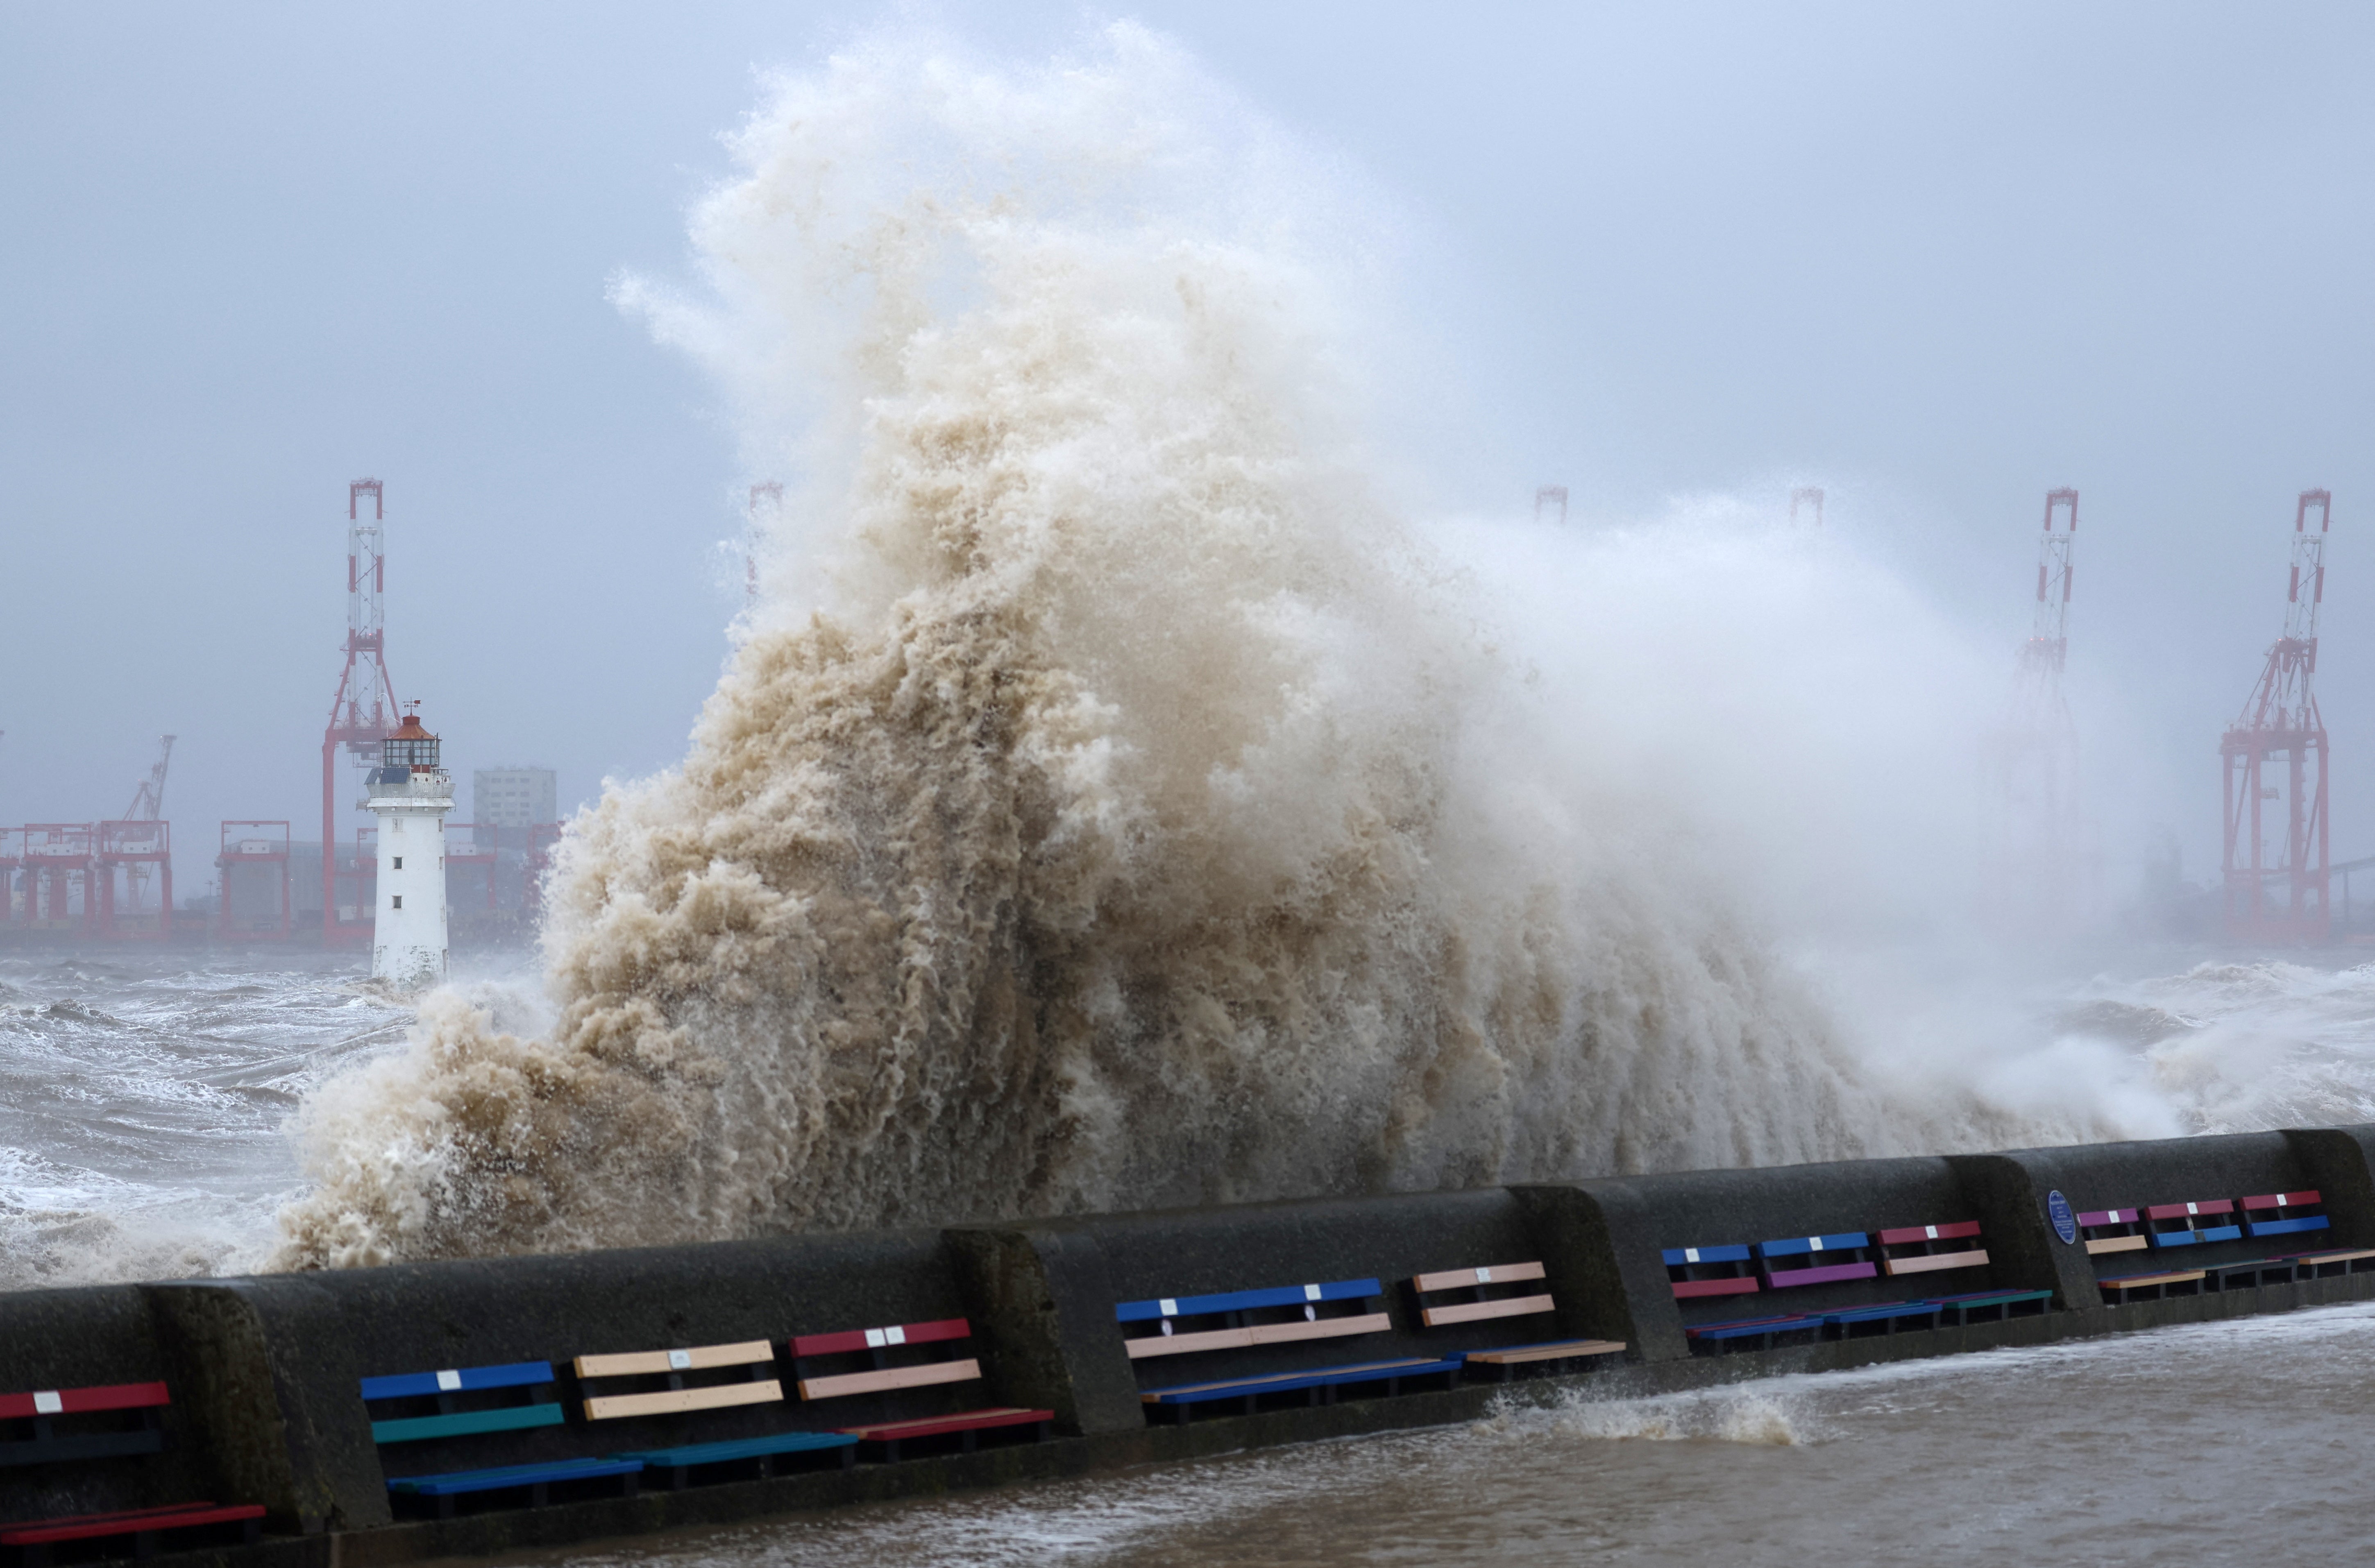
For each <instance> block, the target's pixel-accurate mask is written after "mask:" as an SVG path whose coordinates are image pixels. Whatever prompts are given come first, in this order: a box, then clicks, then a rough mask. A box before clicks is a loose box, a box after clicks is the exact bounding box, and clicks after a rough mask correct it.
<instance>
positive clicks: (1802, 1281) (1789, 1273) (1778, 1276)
mask: <svg viewBox="0 0 2375 1568" xmlns="http://www.w3.org/2000/svg"><path fill="white" fill-rule="evenodd" d="M1879 1277H1880V1270H1879V1268H1878V1267H1875V1266H1874V1265H1872V1264H1869V1263H1828V1264H1825V1265H1824V1266H1823V1267H1819V1268H1780V1269H1767V1270H1766V1275H1765V1278H1766V1279H1767V1280H1769V1281H1770V1282H1771V1283H1772V1286H1773V1288H1774V1289H1775V1290H1777V1291H1782V1290H1788V1289H1789V1288H1790V1287H1791V1286H1793V1285H1828V1284H1832V1283H1834V1282H1836V1281H1837V1280H1841V1279H1878V1278H1879Z"/></svg>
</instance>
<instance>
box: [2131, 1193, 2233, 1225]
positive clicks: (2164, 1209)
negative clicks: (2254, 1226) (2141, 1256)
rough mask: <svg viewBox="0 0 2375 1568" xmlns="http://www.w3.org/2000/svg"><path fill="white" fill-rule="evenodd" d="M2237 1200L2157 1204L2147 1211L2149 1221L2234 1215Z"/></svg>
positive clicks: (2207, 1199) (2211, 1199)
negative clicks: (2210, 1215)
mask: <svg viewBox="0 0 2375 1568" xmlns="http://www.w3.org/2000/svg"><path fill="white" fill-rule="evenodd" d="M2234 1212H2235V1200H2234V1199H2233V1198H2231V1197H2209V1198H2202V1199H2200V1200H2198V1201H2196V1202H2192V1203H2156V1204H2154V1205H2152V1206H2151V1207H2150V1208H2146V1209H2145V1219H2147V1220H2188V1219H2194V1218H2198V1217H2199V1216H2202V1215H2204V1214H2232V1213H2234Z"/></svg>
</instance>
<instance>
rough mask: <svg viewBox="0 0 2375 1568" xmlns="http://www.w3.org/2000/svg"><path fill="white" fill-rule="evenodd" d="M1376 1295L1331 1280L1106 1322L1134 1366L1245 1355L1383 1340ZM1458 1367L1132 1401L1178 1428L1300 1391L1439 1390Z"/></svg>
mask: <svg viewBox="0 0 2375 1568" xmlns="http://www.w3.org/2000/svg"><path fill="white" fill-rule="evenodd" d="M1470 1272H1471V1274H1472V1271H1470ZM1423 1278H1424V1277H1423ZM1472 1282H1473V1280H1472V1279H1471V1283H1472ZM1384 1294H1385V1287H1383V1286H1382V1285H1380V1284H1378V1283H1377V1280H1375V1279H1337V1280H1331V1281H1329V1282H1327V1283H1322V1284H1308V1285H1280V1286H1270V1287H1266V1288H1264V1289H1261V1290H1255V1291H1221V1292H1218V1293H1215V1294H1210V1295H1201V1296H1161V1297H1157V1298H1155V1299H1154V1300H1152V1301H1142V1302H1123V1303H1120V1304H1118V1305H1117V1306H1116V1307H1115V1308H1114V1320H1115V1321H1116V1322H1117V1323H1118V1324H1120V1325H1121V1326H1122V1331H1123V1334H1122V1348H1123V1350H1124V1351H1125V1352H1126V1353H1127V1354H1128V1356H1129V1358H1130V1360H1132V1361H1134V1362H1135V1361H1144V1360H1147V1359H1148V1358H1150V1357H1154V1356H1176V1355H1185V1354H1188V1353H1191V1352H1195V1351H1201V1350H1247V1349H1251V1348H1253V1347H1256V1346H1263V1345H1286V1344H1297V1343H1301V1342H1304V1341H1307V1340H1313V1339H1334V1338H1344V1337H1346V1336H1350V1335H1358V1334H1377V1333H1382V1332H1384V1331H1385V1330H1387V1329H1388V1328H1390V1327H1392V1326H1393V1320H1392V1319H1391V1318H1390V1317H1388V1315H1386V1314H1385V1313H1383V1312H1381V1311H1377V1310H1375V1309H1374V1308H1372V1307H1371V1306H1370V1305H1369V1303H1373V1302H1375V1301H1376V1300H1377V1298H1378V1297H1380V1296H1382V1295H1384ZM1545 1299H1547V1298H1545ZM1323 1308H1326V1309H1331V1310H1327V1311H1323V1310H1322V1309H1323ZM1529 1310H1532V1309H1529ZM1189 1323H1200V1324H1204V1325H1206V1326H1199V1327H1190V1328H1188V1329H1187V1330H1186V1331H1185V1332H1182V1331H1181V1326H1182V1325H1185V1324H1189ZM1138 1324H1152V1325H1153V1326H1154V1332H1152V1333H1151V1334H1132V1333H1131V1332H1129V1330H1130V1327H1131V1326H1133V1325H1138ZM1460 1364H1461V1363H1460V1362H1459V1360H1457V1359H1452V1358H1445V1357H1436V1356H1407V1357H1399V1358H1394V1359H1390V1360H1386V1361H1377V1362H1355V1363H1353V1364H1351V1365H1345V1366H1328V1367H1306V1368H1303V1369H1301V1370H1298V1371H1293V1372H1278V1373H1264V1374H1258V1375H1256V1376H1251V1377H1228V1378H1214V1379H1211V1380H1207V1381H1204V1382H1198V1383H1181V1384H1174V1385H1168V1386H1165V1387H1161V1388H1147V1389H1141V1390H1140V1392H1139V1399H1140V1402H1141V1403H1143V1404H1145V1405H1147V1406H1149V1407H1152V1410H1168V1411H1169V1412H1170V1413H1171V1414H1172V1416H1173V1418H1174V1419H1175V1420H1176V1421H1180V1422H1182V1423H1185V1422H1186V1421H1188V1420H1189V1419H1190V1417H1191V1416H1192V1415H1193V1414H1194V1412H1195V1409H1196V1408H1197V1407H1199V1406H1209V1405H1218V1404H1223V1403H1230V1402H1234V1403H1236V1404H1238V1405H1239V1406H1241V1407H1242V1409H1244V1411H1245V1413H1246V1414H1248V1415H1250V1414H1252V1413H1253V1411H1254V1410H1255V1409H1257V1408H1258V1400H1260V1399H1261V1398H1263V1397H1268V1396H1271V1395H1277V1394H1288V1393H1301V1394H1303V1395H1304V1396H1305V1397H1306V1399H1307V1400H1308V1401H1309V1402H1310V1403H1313V1404H1324V1403H1328V1402H1330V1401H1332V1400H1333V1399H1334V1398H1335V1397H1336V1395H1337V1393H1338V1391H1339V1390H1341V1389H1344V1388H1351V1387H1359V1386H1365V1385H1377V1386H1381V1387H1383V1388H1384V1389H1385V1391H1386V1393H1387V1394H1388V1396H1391V1395H1396V1394H1399V1393H1400V1392H1401V1385H1402V1384H1403V1383H1404V1382H1405V1381H1407V1380H1410V1379H1413V1378H1432V1377H1441V1378H1442V1379H1443V1380H1444V1383H1445V1385H1446V1386H1449V1385H1450V1382H1451V1379H1452V1378H1454V1377H1455V1376H1457V1375H1458V1374H1459V1369H1460ZM1152 1410H1151V1411H1150V1413H1152Z"/></svg>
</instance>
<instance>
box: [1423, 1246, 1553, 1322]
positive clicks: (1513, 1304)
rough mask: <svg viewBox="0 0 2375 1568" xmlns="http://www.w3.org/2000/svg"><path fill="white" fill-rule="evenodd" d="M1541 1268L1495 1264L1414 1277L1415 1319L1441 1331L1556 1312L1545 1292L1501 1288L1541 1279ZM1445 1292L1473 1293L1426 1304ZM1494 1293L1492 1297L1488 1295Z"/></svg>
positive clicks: (1525, 1264)
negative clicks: (1456, 1299)
mask: <svg viewBox="0 0 2375 1568" xmlns="http://www.w3.org/2000/svg"><path fill="white" fill-rule="evenodd" d="M1542 1277H1543V1276H1542V1265H1541V1264H1540V1263H1539V1262H1535V1263H1495V1264H1488V1265H1485V1266H1483V1267H1476V1268H1447V1269H1443V1270H1440V1271H1438V1272H1436V1273H1433V1274H1418V1275H1413V1276H1412V1279H1411V1293H1412V1295H1414V1296H1416V1297H1417V1298H1418V1299H1419V1309H1418V1320H1419V1322H1420V1323H1421V1324H1423V1325H1424V1326H1427V1327H1429V1328H1441V1327H1445V1326H1448V1325H1451V1324H1454V1323H1481V1322H1484V1321H1486V1320H1488V1319H1491V1318H1495V1317H1525V1316H1529V1315H1532V1314H1534V1313H1538V1312H1550V1311H1553V1310H1554V1309H1555V1306H1556V1303H1554V1302H1553V1301H1552V1300H1551V1298H1550V1294H1549V1292H1547V1291H1508V1290H1505V1289H1503V1287H1506V1286H1514V1285H1522V1284H1525V1283H1527V1282H1528V1281H1530V1280H1535V1279H1542ZM1445 1291H1473V1292H1474V1294H1473V1296H1472V1298H1471V1300H1468V1301H1464V1302H1444V1303H1437V1304H1435V1305H1429V1304H1428V1303H1427V1301H1426V1298H1427V1297H1428V1296H1432V1295H1438V1294H1441V1293H1443V1292H1445ZM1487 1291H1493V1292H1495V1293H1493V1294H1489V1295H1488V1294H1487V1293H1486V1292H1487Z"/></svg>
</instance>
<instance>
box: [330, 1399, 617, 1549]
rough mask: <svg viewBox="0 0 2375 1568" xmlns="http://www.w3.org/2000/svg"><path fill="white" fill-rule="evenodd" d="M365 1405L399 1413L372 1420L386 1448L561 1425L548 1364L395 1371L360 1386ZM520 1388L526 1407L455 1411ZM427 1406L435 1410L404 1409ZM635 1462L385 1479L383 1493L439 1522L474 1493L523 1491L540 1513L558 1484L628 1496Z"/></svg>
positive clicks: (568, 1462) (566, 1462) (565, 1463)
mask: <svg viewBox="0 0 2375 1568" xmlns="http://www.w3.org/2000/svg"><path fill="white" fill-rule="evenodd" d="M361 1384H362V1397H363V1403H364V1404H365V1405H366V1406H369V1405H374V1404H378V1405H390V1406H396V1407H398V1413H393V1414H374V1415H373V1417H372V1423H371V1426H372V1442H373V1443H376V1444H380V1445H381V1446H382V1447H385V1446H387V1445H389V1444H399V1443H425V1442H432V1441H436V1440H440V1439H444V1438H454V1437H471V1436H477V1435H479V1434H481V1433H485V1432H524V1431H530V1430H533V1429H536V1428H538V1427H548V1426H560V1425H561V1424H562V1422H563V1421H564V1420H565V1419H566V1418H565V1416H564V1415H563V1413H562V1411H561V1406H560V1405H558V1404H557V1403H555V1402H554V1401H553V1400H552V1398H551V1397H550V1396H549V1390H550V1389H551V1387H552V1385H553V1375H552V1365H551V1363H550V1362H507V1363H505V1364H503V1365H501V1366H473V1367H457V1368H448V1369H446V1370H444V1371H442V1372H408V1373H395V1374H392V1375H390V1376H385V1377H366V1378H364V1379H362V1380H361ZM517 1389H525V1390H526V1391H527V1393H528V1398H527V1400H526V1402H525V1403H522V1402H518V1401H514V1402H512V1403H508V1404H495V1405H474V1407H473V1408H470V1409H462V1408H460V1400H459V1398H458V1396H461V1395H465V1394H495V1393H508V1392H510V1391H512V1390H517ZM424 1402H425V1403H430V1404H432V1405H433V1406H434V1407H435V1408H434V1409H433V1410H432V1411H429V1412H421V1411H419V1410H418V1409H414V1410H413V1411H411V1413H403V1410H402V1408H403V1407H417V1406H419V1405H420V1404H422V1403H424ZM643 1468H644V1467H643V1462H642V1461H641V1460H637V1459H615V1458H613V1459H559V1460H552V1461H549V1462H546V1463H542V1464H532V1465H504V1466H500V1467H497V1468H491V1469H475V1470H448V1471H444V1472H442V1473H437V1474H430V1475H417V1476H390V1477H389V1478H388V1480H387V1490H388V1491H390V1492H392V1493H393V1494H395V1495H396V1497H399V1498H412V1499H416V1500H419V1501H423V1502H426V1503H429V1504H431V1507H432V1508H433V1509H434V1511H435V1513H436V1515H437V1516H438V1517H439V1518H441V1519H450V1518H452V1517H453V1516H454V1507H455V1499H456V1498H460V1497H464V1496H468V1495H471V1494H474V1493H479V1492H503V1491H524V1492H526V1495H527V1500H528V1504H529V1506H531V1507H536V1508H541V1507H543V1506H544V1504H545V1503H546V1501H547V1500H548V1499H549V1495H550V1489H551V1488H552V1487H554V1486H557V1485H563V1484H570V1483H574V1482H579V1481H616V1482H617V1483H618V1487H619V1490H620V1492H621V1493H623V1494H624V1495H626V1496H629V1497H632V1496H633V1495H634V1492H635V1478H636V1476H637V1475H638V1474H640V1473H641V1472H642V1470H643Z"/></svg>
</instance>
